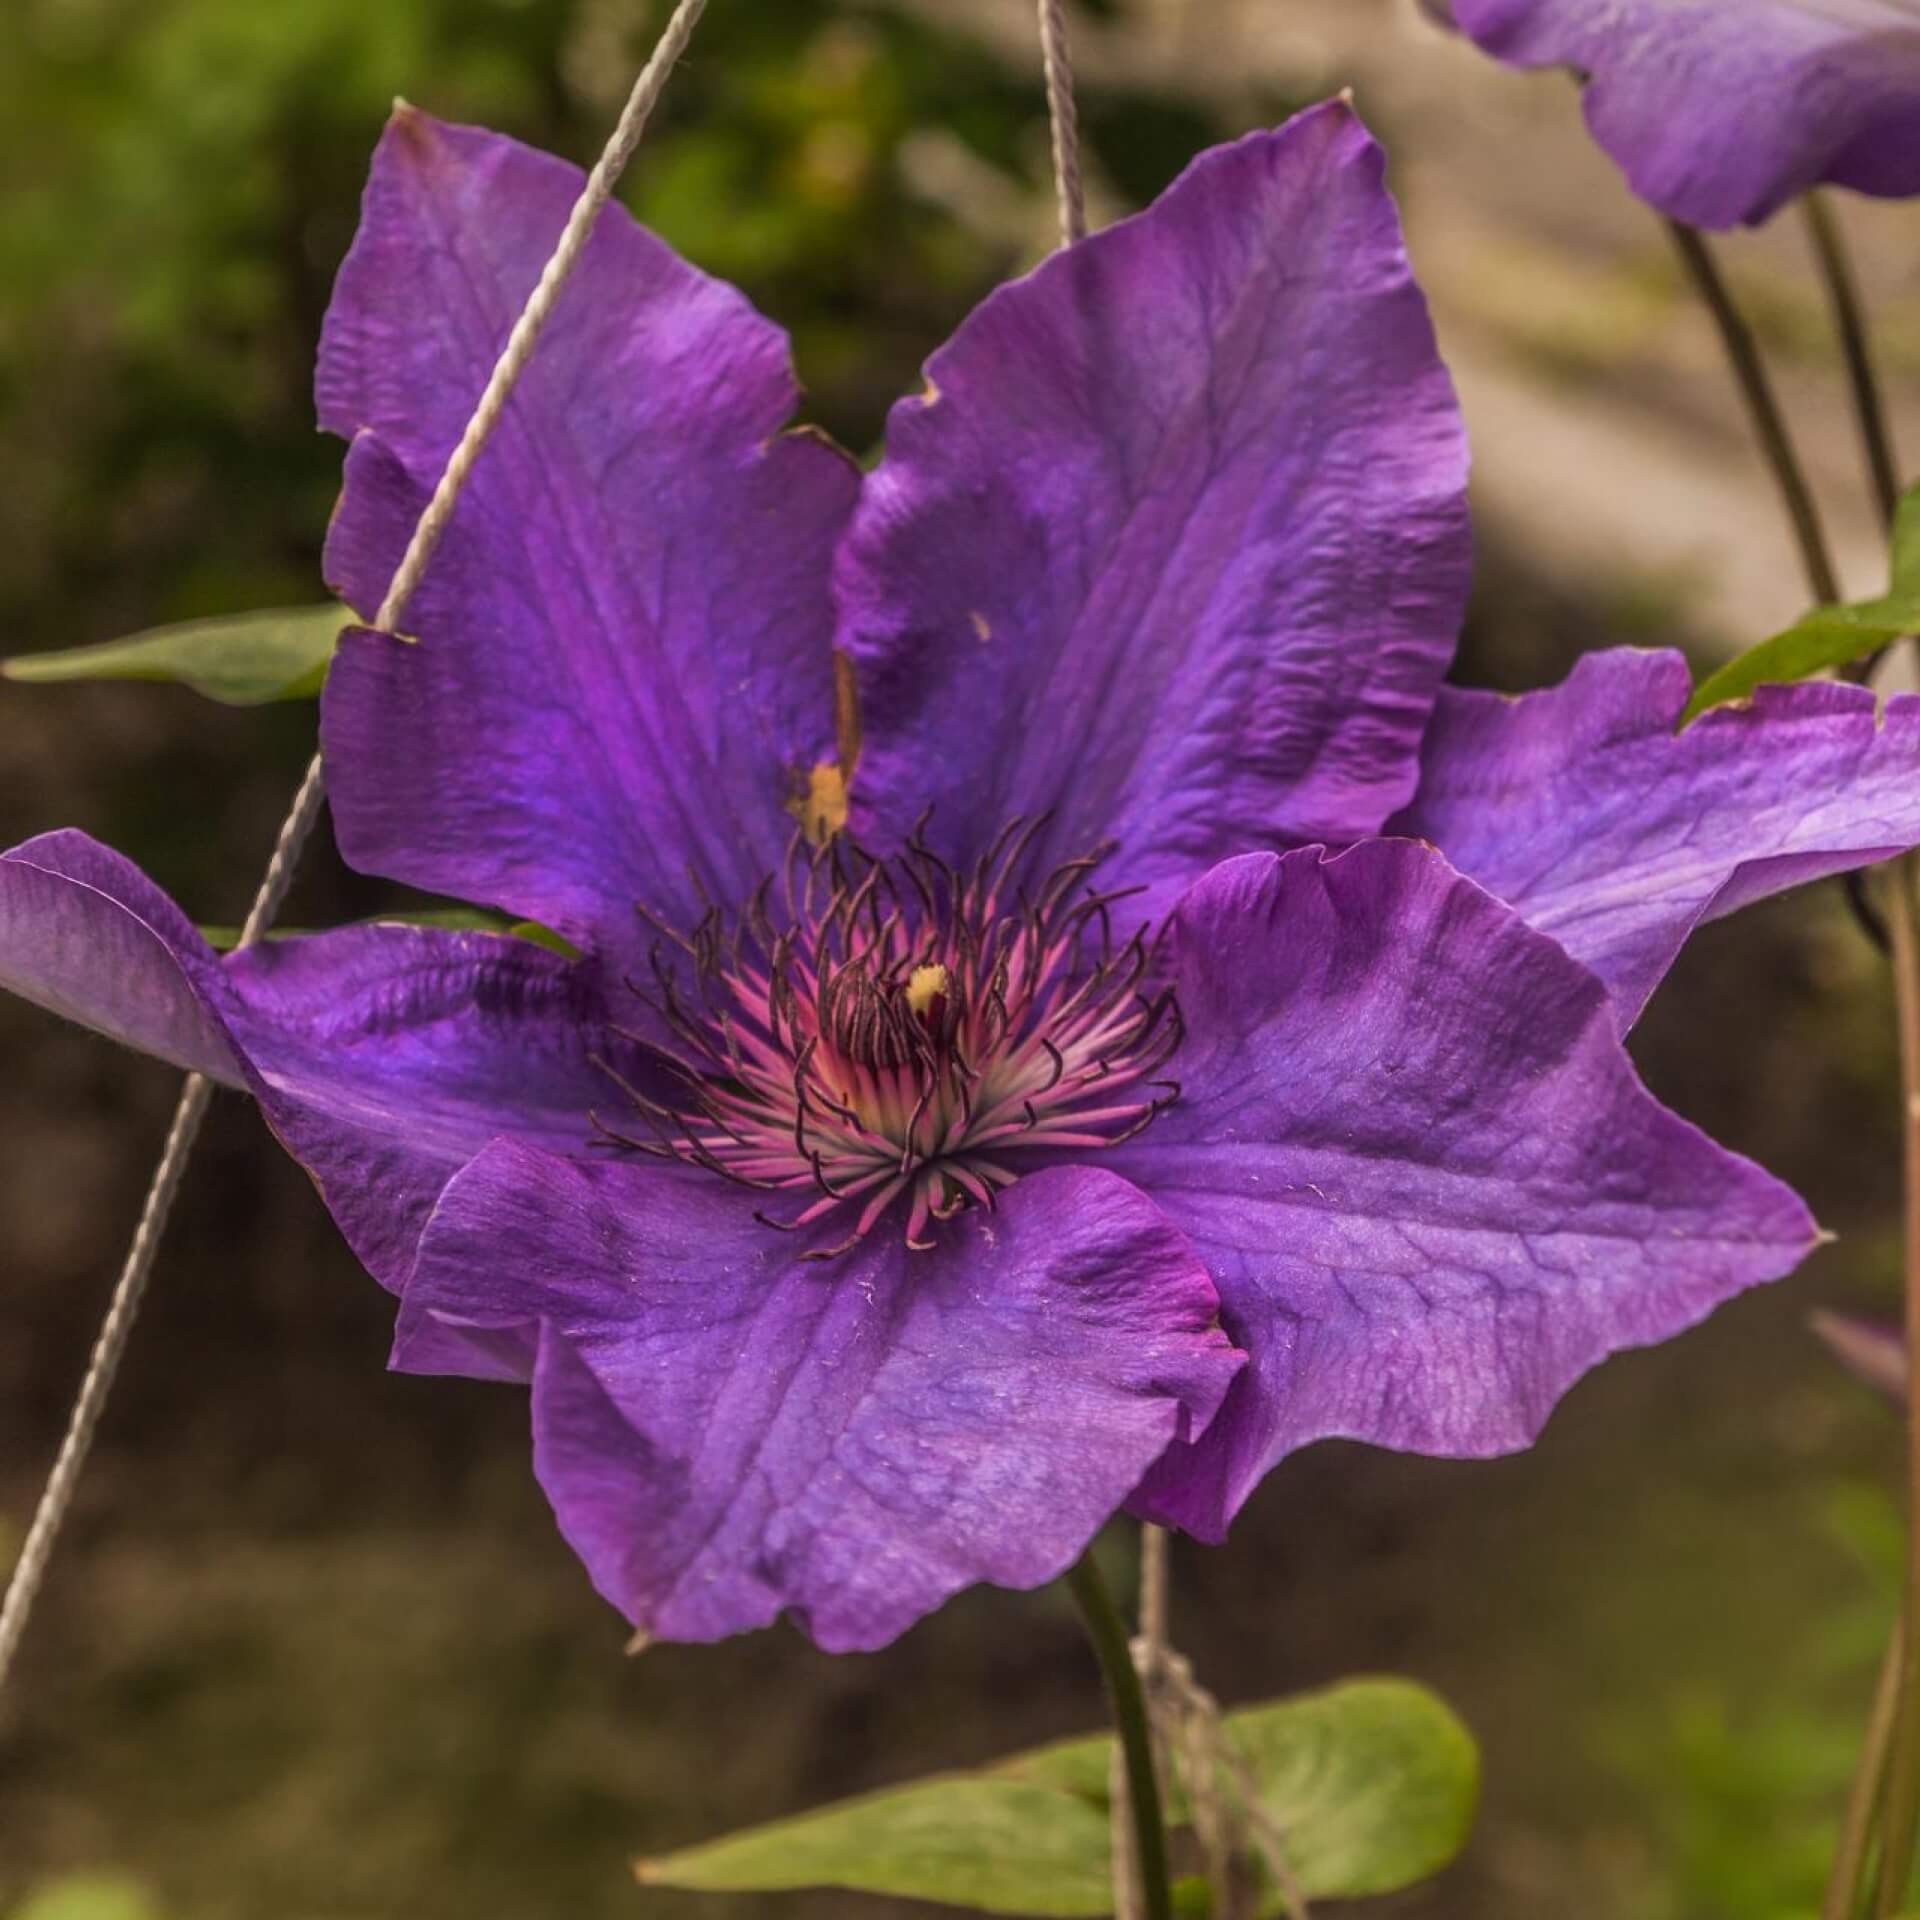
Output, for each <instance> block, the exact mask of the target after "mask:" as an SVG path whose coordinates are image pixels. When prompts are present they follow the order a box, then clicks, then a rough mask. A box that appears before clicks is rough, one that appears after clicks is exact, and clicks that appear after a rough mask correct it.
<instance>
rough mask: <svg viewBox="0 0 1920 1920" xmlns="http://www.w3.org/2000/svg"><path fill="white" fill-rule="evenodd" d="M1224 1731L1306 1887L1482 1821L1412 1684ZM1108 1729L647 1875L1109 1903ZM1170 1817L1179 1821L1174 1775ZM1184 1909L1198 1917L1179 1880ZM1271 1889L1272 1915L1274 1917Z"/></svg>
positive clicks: (804, 1818)
mask: <svg viewBox="0 0 1920 1920" xmlns="http://www.w3.org/2000/svg"><path fill="white" fill-rule="evenodd" d="M1223 1724H1224V1727H1225V1730H1226V1733H1227V1736H1228V1738H1229V1739H1231V1740H1232V1741H1233V1743H1234V1744H1235V1745H1236V1746H1237V1747H1238V1748H1239V1750H1240V1752H1241V1754H1242V1755H1243V1756H1244V1758H1245V1760H1246V1762H1247V1766H1248V1769H1249V1771H1250V1773H1251V1775H1252V1778H1253V1780H1254V1782H1255V1783H1256V1784H1257V1787H1258V1792H1259V1797H1260V1801H1261V1805H1262V1807H1263V1809H1264V1811H1265V1813H1266V1814H1267V1816H1268V1818H1269V1819H1270V1820H1271V1821H1272V1822H1273V1824H1274V1826H1275V1827H1276V1828H1278V1830H1279V1831H1280V1832H1281V1833H1282V1834H1283V1835H1285V1836H1286V1840H1287V1845H1288V1860H1289V1864H1290V1865H1291V1866H1292V1867H1293V1870H1294V1872H1295V1873H1296V1874H1297V1875H1298V1877H1299V1879H1300V1882H1301V1885H1302V1888H1303V1889H1304V1891H1305V1892H1306V1893H1307V1894H1308V1895H1309V1896H1310V1897H1312V1898H1316V1899H1338V1898H1348V1897H1354V1896H1358V1895H1361V1894H1373V1893H1389V1892H1392V1891H1393V1890H1395V1889H1396V1888H1400V1887H1405V1886H1409V1885H1411V1884H1412V1883H1413V1882H1414V1881H1416V1880H1420V1879H1422V1878H1424V1877H1425V1876H1426V1875H1428V1874H1431V1873H1434V1872H1437V1871H1438V1870H1439V1869H1440V1868H1441V1867H1443V1866H1445V1865H1446V1863H1447V1862H1448V1861H1449V1860H1451V1859H1452V1858H1453V1856H1454V1855H1455V1854H1456V1853H1458V1852H1459V1850H1460V1848H1461V1846H1462V1845H1463V1844H1464V1842H1465V1840H1466V1837H1467V1832H1468V1829H1469V1827H1470V1826H1471V1824H1472V1820H1473V1808H1474V1801H1475V1798H1476V1796H1477V1794H1478V1790H1479V1757H1478V1755H1477V1753H1476V1751H1475V1749H1474V1744H1473V1740H1472V1737H1471V1736H1470V1735H1469V1734H1468V1732H1467V1730H1466V1729H1465V1728H1464V1727H1463V1726H1462V1725H1461V1724H1460V1722H1459V1721H1458V1720H1457V1719H1456V1718H1455V1717H1454V1715H1453V1713H1452V1712H1451V1711H1450V1710H1449V1709H1448V1708H1447V1706H1446V1705H1445V1704H1444V1703H1443V1702H1442V1701H1440V1700H1439V1699H1437V1698H1436V1697H1435V1696H1434V1695H1433V1694H1431V1693H1429V1692H1428V1691H1427V1690H1426V1689H1425V1688H1424V1687H1418V1686H1415V1685H1413V1684H1412V1683H1411V1682H1408V1681H1404V1680H1385V1679H1381V1680H1354V1681H1349V1682H1347V1683H1346V1684H1345V1685H1343V1686H1337V1687H1331V1688H1329V1689H1327V1690H1326V1691H1325V1692H1323V1693H1316V1694H1308V1695H1305V1696H1303V1697H1301V1698H1298V1699H1292V1700H1279V1701H1274V1702H1272V1703H1270V1704H1268V1705H1265V1706H1258V1707H1244V1708H1241V1709H1240V1710H1239V1711H1237V1712H1234V1713H1230V1714H1227V1715H1226V1716H1225V1719H1224V1723H1223ZM1111 1752H1112V1743H1111V1741H1110V1740H1109V1739H1108V1738H1107V1737H1106V1736H1104V1735H1097V1734H1096V1735H1093V1736H1091V1737H1089V1738H1085V1739H1078V1740H1065V1741H1061V1742H1058V1743H1056V1744H1055V1745H1052V1746H1047V1747H1039V1748H1036V1749H1034V1750H1033V1751H1032V1752H1030V1753H1023V1754H1016V1755H1015V1756H1013V1757H1012V1758H1011V1759H1009V1760H1005V1761H1002V1762H1001V1763H1000V1764H999V1765H998V1766H996V1767H995V1768H993V1769H992V1770H991V1771H990V1772H987V1773H984V1774H950V1775H945V1776H942V1777H940V1778H937V1779H932V1780H922V1781H917V1782H915V1783H914V1784H913V1785H911V1786H907V1787H898V1788H893V1789H890V1790H888V1791H886V1792H882V1793H875V1794H869V1795H867V1796H866V1797H865V1798H863V1799H859V1800H849V1801H842V1802H840V1803H839V1804H838V1805H835V1806H830V1807H824V1808H822V1809H820V1810H819V1811H818V1812H815V1813H810V1814H802V1815H800V1816H798V1817H797V1818H795V1819H792V1820H782V1821H779V1822H777V1823H776V1824H774V1825H772V1826H767V1827H757V1828H754V1829H752V1830H751V1831H749V1832H746V1833H740V1834H734V1835H731V1836H729V1837H727V1838H726V1839H722V1840H716V1841H710V1842H708V1843H707V1844H706V1845H704V1846H699V1847H691V1848H688V1849H686V1850H685V1851H684V1852H680V1853H675V1854H669V1855H667V1856H666V1857H665V1858H663V1859H658V1860H651V1861H643V1862H642V1863H640V1865H639V1867H638V1868H637V1869H636V1871H637V1872H638V1874H639V1876H640V1879H641V1880H642V1881H643V1882H644V1883H646V1884H648V1885H652V1886H673V1887H689V1888H702V1889H705V1890H708V1891H712V1892H729V1893H748V1892H756V1893H759V1892H772V1891H786V1890H792V1889H797V1888H802V1887H844V1888H848V1889H851V1890H853V1891H856V1892H862V1893H885V1894H894V1895H901V1896H905V1897H907V1898H913V1899H921V1900H934V1901H940V1902H943V1903H945V1904H947V1905H950V1906H964V1907H972V1908H975V1909H977V1910H979V1911H982V1912H987V1913H1010V1914H1040V1915H1046V1914H1087V1915H1094V1914H1105V1913H1108V1912H1110V1911H1111V1910H1112V1901H1113V1896H1112V1892H1111V1889H1110V1885H1109V1879H1108V1876H1109V1872H1110V1853H1109V1841H1108V1836H1107V1802H1108V1783H1109V1772H1108V1769H1109V1766H1110V1764H1111ZM1168 1817H1169V1819H1170V1820H1172V1821H1173V1822H1175V1823H1176V1824H1178V1823H1180V1822H1182V1821H1184V1819H1185V1818H1186V1800H1185V1796H1184V1794H1183V1793H1182V1792H1181V1791H1180V1789H1179V1788H1178V1786H1177V1785H1176V1787H1175V1789H1174V1791H1173V1793H1172V1795H1171V1796H1170V1804H1169V1807H1168ZM1182 1895H1183V1904H1182V1911H1183V1912H1186V1911H1192V1912H1195V1913H1203V1912H1204V1911H1205V1905H1204V1902H1203V1901H1200V1899H1199V1892H1198V1889H1196V1888H1193V1887H1190V1886H1187V1885H1185V1884H1184V1883H1183V1886H1182ZM1279 1910H1280V1909H1279V1903H1278V1900H1277V1899H1272V1900H1270V1901H1269V1902H1268V1904H1267V1907H1266V1911H1268V1912H1270V1913H1277V1912H1278V1911H1279Z"/></svg>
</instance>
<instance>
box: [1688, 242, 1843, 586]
mask: <svg viewBox="0 0 1920 1920" xmlns="http://www.w3.org/2000/svg"><path fill="white" fill-rule="evenodd" d="M1666 225H1667V231H1668V232H1669V233H1670V234H1671V235H1672V236H1673V244H1674V245H1675V246H1676V247H1677V248H1678V249H1679V252H1680V259H1681V263H1682V264H1683V265H1684V266H1685V267H1686V270H1687V274H1688V276H1689V278H1690V279H1691V280H1692V281H1693V285H1694V289H1695V291H1696V292H1697V293H1698V294H1699V295H1700V298H1701V299H1702V300H1703V301H1704V302H1705V303H1706V307H1707V311H1708V312H1709V313H1710V314H1712V316H1713V322H1714V325H1715V326H1716V327H1718V328H1719V330H1720V343H1721V345H1722V346H1723V347H1725V349H1726V353H1727V362H1728V364H1729V365H1730V366H1731V367H1732V369H1733V376H1734V379H1735V381H1736V382H1737V384H1738V385H1739V388H1740V397H1741V398H1742V399H1743V400H1744V401H1745V402H1746V407H1747V415H1748V418H1749V419H1750V420H1751V421H1752V423H1753V431H1754V434H1755V436H1756V438H1757V439H1758V440H1759V442H1760V450H1761V452H1762V453H1764V454H1765V455H1766V460H1767V465H1768V467H1769V468H1770V469H1771V471H1772V473H1773V477H1774V481H1775V483H1776V484H1777V485H1778V487H1779V489H1780V498H1781V501H1782V502H1783V503H1784V505H1785V506H1786V509H1787V518H1788V520H1790V521H1791V522H1792V524H1793V534H1794V539H1795V541H1796V542H1797V543H1798V545H1799V548H1800V559H1801V563H1802V564H1803V565H1804V567H1805V568H1806V574H1807V584H1808V586H1809V587H1811V588H1812V589H1813V597H1814V599H1815V600H1816V601H1817V602H1818V603H1819V604H1820V605H1821V606H1823V607H1827V606H1832V605H1834V604H1835V603H1836V602H1837V601H1838V600H1839V598H1840V576H1839V575H1838V574H1837V573H1836V572H1835V571H1834V567H1833V556H1832V554H1831V553H1830V552H1829V551H1828V548H1827V536H1826V534H1825V532H1824V531H1823V530H1822V528H1821V525H1820V511H1819V509H1818V508H1817V507H1816V506H1815V505H1814V500H1813V492H1812V489H1811V488H1809V487H1808V485H1807V476H1806V473H1805V471H1804V470H1803V469H1802V467H1801V465H1800V456H1799V455H1798V454H1797V453H1795V452H1794V449H1793V441H1792V439H1791V437H1790V436H1789V434H1788V432H1787V423H1786V418H1785V416H1784V415H1783V414H1782V413H1781V411H1780V402H1779V401H1778V399H1777V398H1776V397H1775V395H1774V391H1773V382H1772V380H1771V379H1770V378H1769V377H1768V374H1767V368H1766V363H1765V362H1764V361H1763V360H1762V359H1761V358H1760V347H1759V343H1758V342H1757V341H1756V340H1755V339H1754V337H1753V329H1752V328H1751V327H1749V326H1748V325H1747V322H1746V319H1745V316H1744V315H1742V313H1741V311H1740V309H1739V307H1738V306H1736V305H1735V304H1734V299H1733V295H1732V293H1731V292H1730V291H1729V290H1728V288H1727V283H1726V282H1725V280H1723V279H1722V278H1721V275H1720V269H1719V267H1718V266H1717V265H1716V264H1715V261H1714V258H1713V254H1712V252H1711V251H1710V250H1709V248H1708V246H1707V243H1706V240H1705V238H1704V237H1703V236H1702V235H1701V234H1700V233H1698V232H1697V231H1696V230H1695V229H1694V228H1692V227H1689V226H1684V225H1682V224H1681V222H1679V221H1678V220H1669V221H1668V222H1667V223H1666Z"/></svg>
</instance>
